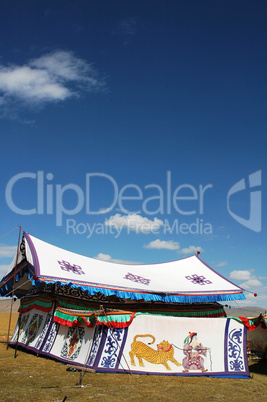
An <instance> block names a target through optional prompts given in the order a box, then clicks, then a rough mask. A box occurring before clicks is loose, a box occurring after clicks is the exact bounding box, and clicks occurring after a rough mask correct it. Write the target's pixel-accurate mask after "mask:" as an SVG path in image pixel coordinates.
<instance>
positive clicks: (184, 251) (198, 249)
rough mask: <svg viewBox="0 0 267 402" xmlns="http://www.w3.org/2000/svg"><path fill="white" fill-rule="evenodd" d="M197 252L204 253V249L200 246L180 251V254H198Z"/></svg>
mask: <svg viewBox="0 0 267 402" xmlns="http://www.w3.org/2000/svg"><path fill="white" fill-rule="evenodd" d="M197 251H202V252H203V251H204V250H203V248H202V247H200V246H189V247H185V248H182V249H181V250H179V251H178V253H182V254H196V252H197Z"/></svg>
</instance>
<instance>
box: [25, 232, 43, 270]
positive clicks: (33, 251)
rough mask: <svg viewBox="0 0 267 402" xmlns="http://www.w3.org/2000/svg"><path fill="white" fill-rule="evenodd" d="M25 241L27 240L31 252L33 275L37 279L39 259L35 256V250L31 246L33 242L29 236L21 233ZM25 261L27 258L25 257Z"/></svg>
mask: <svg viewBox="0 0 267 402" xmlns="http://www.w3.org/2000/svg"><path fill="white" fill-rule="evenodd" d="M23 235H24V237H25V239H26V240H27V243H28V245H29V248H30V250H31V254H32V258H33V268H34V273H35V275H36V276H37V277H38V276H39V275H40V264H39V259H38V256H37V252H36V250H35V247H34V245H33V242H32V240H31V237H30V235H29V234H28V233H27V232H24V233H23ZM26 259H27V256H26Z"/></svg>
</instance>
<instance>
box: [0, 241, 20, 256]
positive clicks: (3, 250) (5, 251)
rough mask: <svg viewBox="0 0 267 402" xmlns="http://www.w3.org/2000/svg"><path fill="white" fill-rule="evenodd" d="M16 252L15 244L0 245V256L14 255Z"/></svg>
mask: <svg viewBox="0 0 267 402" xmlns="http://www.w3.org/2000/svg"><path fill="white" fill-rule="evenodd" d="M16 252H17V246H5V245H4V244H2V245H0V258H6V257H12V258H13V257H14V256H15V254H16Z"/></svg>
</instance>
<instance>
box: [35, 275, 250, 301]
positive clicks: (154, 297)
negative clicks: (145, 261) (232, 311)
mask: <svg viewBox="0 0 267 402" xmlns="http://www.w3.org/2000/svg"><path fill="white" fill-rule="evenodd" d="M31 281H32V284H33V285H35V286H37V287H39V286H41V284H42V283H45V284H48V283H52V284H55V283H57V284H58V285H59V286H60V287H64V286H66V285H67V286H70V287H71V288H72V289H81V290H82V291H85V292H87V293H88V294H90V295H94V294H96V293H98V292H100V293H103V294H104V295H105V296H117V297H119V298H122V299H132V300H144V301H155V302H157V301H161V302H164V303H201V302H216V301H218V302H220V301H231V300H244V299H245V296H244V295H243V293H239V294H227V295H221V294H217V295H216V294H215V295H201V296H195V295H194V296H188V295H187V296H182V295H181V296H173V295H166V294H162V295H160V294H152V293H135V292H126V291H121V290H113V289H103V288H97V287H91V286H77V285H73V284H72V283H71V282H69V283H66V284H62V283H61V282H59V281H54V282H50V281H40V280H34V279H33V278H31Z"/></svg>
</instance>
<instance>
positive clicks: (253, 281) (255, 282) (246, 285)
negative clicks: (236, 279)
mask: <svg viewBox="0 0 267 402" xmlns="http://www.w3.org/2000/svg"><path fill="white" fill-rule="evenodd" d="M239 286H240V287H241V288H243V289H247V288H253V287H257V286H262V283H261V282H260V281H259V280H258V279H249V280H248V281H246V282H244V283H241V285H239Z"/></svg>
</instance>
